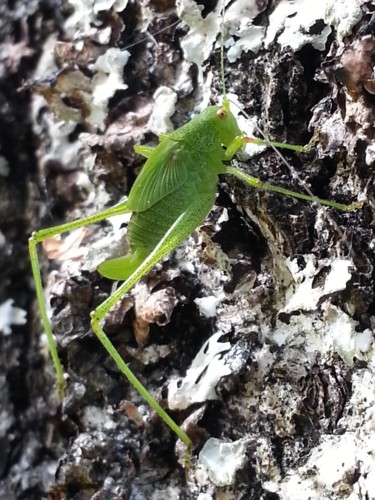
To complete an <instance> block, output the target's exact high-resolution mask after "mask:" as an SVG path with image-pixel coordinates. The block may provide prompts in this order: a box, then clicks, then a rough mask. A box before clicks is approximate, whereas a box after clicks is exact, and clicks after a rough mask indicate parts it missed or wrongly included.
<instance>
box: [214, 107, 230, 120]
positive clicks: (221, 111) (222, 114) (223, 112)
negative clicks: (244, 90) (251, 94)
mask: <svg viewBox="0 0 375 500" xmlns="http://www.w3.org/2000/svg"><path fill="white" fill-rule="evenodd" d="M216 116H217V117H218V118H219V120H224V118H225V117H226V116H227V110H226V109H225V108H220V109H219V110H218V111H217V113H216Z"/></svg>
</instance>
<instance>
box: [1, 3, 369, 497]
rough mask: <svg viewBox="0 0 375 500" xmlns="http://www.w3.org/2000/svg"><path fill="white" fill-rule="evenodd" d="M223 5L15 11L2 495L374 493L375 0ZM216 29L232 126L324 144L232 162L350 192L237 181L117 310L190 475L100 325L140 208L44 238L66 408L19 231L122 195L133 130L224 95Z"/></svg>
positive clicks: (5, 36) (6, 158)
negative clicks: (175, 428) (186, 447)
mask: <svg viewBox="0 0 375 500" xmlns="http://www.w3.org/2000/svg"><path fill="white" fill-rule="evenodd" d="M226 3H227V5H226V12H225V17H224V22H223V21H222V16H221V2H219V3H218V4H216V2H204V6H201V7H199V8H198V6H197V4H196V3H194V2H193V1H192V0H190V1H188V0H186V1H183V0H181V1H179V2H177V5H176V4H175V2H173V1H156V0H154V1H151V0H143V1H138V2H136V1H131V0H129V1H126V0H122V1H121V0H118V1H115V0H113V1H108V2H102V3H99V2H96V3H95V2H94V0H92V1H90V0H87V1H86V2H80V1H73V0H71V3H70V4H69V3H66V2H59V1H52V0H50V1H46V2H37V1H35V2H30V1H27V2H26V1H24V2H23V1H19V2H17V3H15V5H13V8H12V9H10V7H9V6H6V5H5V4H4V5H3V6H1V7H0V12H1V14H0V23H1V24H0V26H1V30H0V33H1V46H0V49H1V51H0V53H1V58H0V69H1V72H0V79H1V80H0V81H1V86H0V99H1V106H0V131H1V134H0V190H1V193H0V222H1V226H0V246H1V250H2V252H1V277H2V280H1V287H0V292H1V301H0V330H1V331H0V401H1V403H0V415H1V425H0V498H6V499H13V498H14V499H28V500H29V499H34V498H35V499H40V498H49V499H74V500H81V499H104V498H108V499H115V498H117V499H128V498H131V499H137V500H138V499H149V498H171V499H172V498H173V499H174V498H186V499H190V498H191V499H195V498H199V499H200V500H203V499H205V500H206V499H207V500H208V499H210V498H217V499H219V498H233V499H239V498H243V499H259V498H262V499H271V498H272V499H276V498H281V499H288V500H290V499H301V498H312V499H323V498H325V499H344V498H348V499H349V498H350V499H354V498H372V497H374V496H375V477H374V472H373V470H374V467H373V459H372V456H373V449H374V444H375V443H374V432H373V420H374V415H373V414H374V410H373V407H374V394H375V384H374V382H373V380H374V377H373V371H374V358H373V350H372V336H373V325H374V283H373V267H374V243H373V203H372V199H373V167H374V164H375V152H374V146H373V144H372V140H373V136H374V103H375V99H374V92H375V84H374V79H373V61H372V54H373V50H374V44H375V42H374V37H373V26H374V20H373V15H372V10H373V5H372V2H369V1H364V0H351V1H347V2H345V1H342V2H337V1H336V2H333V1H331V0H319V1H317V2H309V1H302V0H300V1H297V0H296V1H295V2H293V3H291V2H290V1H287V0H280V1H278V2H276V1H271V0H270V1H269V2H264V1H256V0H254V1H252V0H247V1H246V2H244V1H241V0H235V1H233V2H226ZM221 35H222V36H221ZM221 39H224V42H225V51H224V52H225V57H224V73H225V85H226V92H227V94H228V98H229V100H230V103H231V109H232V111H233V112H234V113H235V114H236V115H237V114H238V115H239V118H238V120H239V124H240V128H241V129H243V130H244V131H245V132H246V133H247V134H250V133H252V132H253V133H255V134H256V135H257V136H259V129H260V130H262V131H263V132H264V133H265V134H266V137H267V138H268V139H270V140H273V141H277V142H287V143H290V144H307V143H308V142H309V141H311V145H312V147H311V148H310V149H309V151H307V152H305V153H294V152H288V151H286V150H281V151H282V157H280V155H278V154H277V152H275V151H274V150H273V149H272V148H265V147H260V146H252V147H251V148H250V149H249V150H248V151H247V153H244V154H243V155H241V156H240V157H237V158H236V159H235V160H234V161H233V162H232V166H234V167H237V168H240V169H241V170H244V171H246V172H248V173H250V174H251V175H254V176H256V177H259V178H260V179H261V180H262V181H264V182H267V183H271V184H274V185H277V186H282V187H284V188H286V189H291V190H294V191H297V192H302V193H306V191H305V189H306V186H307V189H308V190H309V191H311V192H312V193H313V194H314V196H318V197H320V198H323V199H326V200H331V201H335V202H339V203H343V204H351V203H357V204H358V205H357V208H356V209H354V210H352V211H350V212H344V211H340V210H337V209H332V208H327V207H323V206H322V205H321V204H319V203H311V202H305V201H300V200H297V199H294V198H290V197H286V196H282V195H280V194H278V193H274V192H270V191H265V190H256V189H254V188H250V187H249V186H246V185H245V184H244V183H242V182H241V181H239V180H236V179H235V178H230V177H229V176H226V177H222V178H221V179H220V184H219V186H218V197H217V203H216V206H215V208H214V209H213V211H212V213H211V214H210V216H209V217H208V218H207V220H206V221H205V223H204V224H203V225H202V227H200V228H197V230H196V231H195V232H194V234H193V235H192V236H191V237H190V238H189V239H188V240H187V242H186V244H184V245H183V246H181V247H180V248H178V249H177V250H175V251H174V252H172V254H170V255H169V256H168V257H167V258H166V259H164V260H163V262H161V263H159V264H158V265H157V266H156V267H155V269H154V270H153V271H152V272H150V274H149V275H148V276H147V277H145V278H144V279H143V280H142V282H141V283H139V284H138V285H137V286H136V287H134V289H133V290H132V291H131V292H130V293H129V294H127V296H126V297H125V298H124V299H123V300H122V301H121V303H120V304H118V306H117V307H116V309H115V310H114V311H113V312H111V314H110V315H109V317H108V318H107V321H106V324H105V330H106V332H108V334H109V336H110V338H111V340H112V341H113V343H114V345H115V346H116V348H117V349H118V350H119V352H120V354H121V355H122V356H123V358H124V359H125V360H126V362H127V363H128V365H129V366H130V368H131V369H132V370H133V371H134V373H135V374H136V375H137V376H139V378H140V379H141V380H142V382H143V384H144V385H145V386H146V387H147V388H148V389H149V391H150V392H151V393H152V394H153V395H154V396H155V398H156V399H158V401H160V403H161V405H162V406H164V407H165V408H166V409H167V410H170V413H171V415H172V417H173V418H174V419H175V420H176V421H177V422H178V423H179V424H181V425H183V426H184V428H185V430H186V431H187V432H188V433H189V435H190V436H191V439H192V440H193V443H194V450H193V451H192V454H191V457H190V466H189V467H187V468H185V470H184V469H183V467H182V466H181V461H182V458H183V452H182V451H181V446H180V444H179V443H177V444H176V436H175V435H174V434H173V433H172V432H171V431H170V430H169V428H167V427H166V426H165V425H164V424H163V423H162V422H161V420H160V418H159V417H158V416H157V415H154V414H153V413H152V412H151V410H150V408H149V407H148V406H147V404H146V403H145V402H144V401H143V399H142V398H141V396H140V395H139V394H138V393H137V392H136V391H135V390H134V389H133V388H132V387H131V386H130V385H129V383H128V381H127V380H126V379H125V378H124V377H123V376H122V375H121V374H120V373H119V371H118V370H117V368H116V366H115V364H114V363H113V361H112V360H111V359H110V358H109V357H108V355H107V353H106V351H105V350H104V349H103V348H102V346H101V344H100V343H99V341H98V340H97V338H96V337H95V335H94V333H93V332H92V330H91V329H90V311H92V310H93V309H94V308H95V307H96V306H97V305H99V304H100V303H101V302H102V301H103V300H105V298H107V297H108V295H109V294H110V293H112V291H113V290H114V289H115V286H116V285H115V284H114V283H112V282H110V281H109V280H106V279H104V278H103V277H101V276H100V275H99V274H98V273H97V271H96V267H97V265H98V264H99V263H100V262H101V261H103V260H104V259H106V258H108V257H109V256H116V255H121V254H123V253H125V252H126V251H128V248H127V243H126V237H125V236H126V226H127V222H128V218H126V217H123V218H121V219H116V220H112V222H108V223H101V224H98V225H95V226H91V227H89V228H87V230H86V231H80V232H78V233H73V235H72V237H70V239H68V240H67V239H64V240H63V241H60V240H57V239H55V240H54V241H53V242H51V241H49V242H48V244H46V245H45V248H44V251H42V250H41V252H40V255H41V261H42V273H43V278H44V281H45V289H46V297H47V304H48V307H49V310H50V314H51V318H52V326H53V331H54V333H55V335H56V339H57V342H58V346H59V353H60V357H61V360H62V363H63V365H64V368H65V371H66V373H67V374H68V375H67V389H66V393H65V397H64V401H63V402H62V403H61V402H60V401H59V399H58V396H57V394H56V391H55V388H54V384H55V374H54V372H53V366H52V362H51V360H50V357H49V355H48V353H47V346H46V341H45V339H44V336H43V335H42V330H41V327H40V324H39V323H40V318H39V312H38V308H37V305H36V300H35V298H34V290H33V288H34V287H33V281H32V276H31V270H30V266H29V260H28V254H27V238H28V236H29V235H30V234H31V232H32V231H33V230H35V229H39V228H41V227H49V226H54V225H57V224H61V223H63V222H66V221H68V220H72V219H75V218H81V217H84V216H87V215H90V214H93V213H95V212H97V211H99V210H102V209H104V208H106V207H108V206H111V205H114V204H116V203H118V202H119V201H120V200H121V199H122V198H123V197H124V196H125V195H127V194H128V192H129V189H130V188H131V186H132V184H133V182H134V179H135V177H136V175H137V173H138V172H139V170H140V168H141V166H142V159H141V158H140V157H139V156H138V155H136V154H135V153H134V149H133V147H134V146H135V145H147V146H155V145H156V144H157V142H158V139H157V135H160V134H165V133H168V132H169V131H171V130H172V129H175V128H177V127H180V126H181V125H183V124H184V123H186V122H187V121H189V120H191V119H192V118H193V117H194V116H196V115H197V114H198V113H199V112H200V111H201V110H202V109H204V108H205V107H207V106H208V105H210V104H216V103H220V102H221V99H222V93H223V87H222V82H221V76H220V73H221V71H220V45H221ZM241 109H242V110H243V111H244V112H245V113H246V115H248V116H247V117H244V115H243V114H241V113H240V110H241ZM362 201H363V206H360V203H358V202H362ZM202 347H203V349H202ZM199 352H200V356H199V357H198V358H196V359H195V363H194V365H193V368H194V370H192V369H191V368H192V363H193V360H194V358H195V357H196V355H197V354H198V353H199ZM212 438H215V439H212Z"/></svg>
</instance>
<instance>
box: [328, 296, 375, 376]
mask: <svg viewBox="0 0 375 500" xmlns="http://www.w3.org/2000/svg"><path fill="white" fill-rule="evenodd" d="M323 309H324V313H325V314H324V319H325V321H324V323H325V325H326V329H327V338H330V339H331V340H332V343H333V346H334V349H335V350H336V352H337V353H338V354H339V356H340V357H341V358H342V359H343V360H344V361H345V363H346V364H347V365H348V366H353V361H354V358H356V359H360V360H367V359H368V357H369V351H370V349H371V347H372V344H373V333H372V331H371V330H370V329H369V328H367V329H366V330H364V331H362V332H361V331H357V329H358V328H359V326H360V325H359V323H358V321H355V320H354V319H352V318H351V317H350V316H348V315H347V314H346V313H344V312H343V311H342V310H341V309H339V308H338V307H336V306H334V305H332V304H330V303H326V304H325V305H324V308H323Z"/></svg>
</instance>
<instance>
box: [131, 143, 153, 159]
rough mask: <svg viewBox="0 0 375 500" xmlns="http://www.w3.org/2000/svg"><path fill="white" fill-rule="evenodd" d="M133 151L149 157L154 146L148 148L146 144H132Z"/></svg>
mask: <svg viewBox="0 0 375 500" xmlns="http://www.w3.org/2000/svg"><path fill="white" fill-rule="evenodd" d="M134 151H135V152H136V153H138V154H139V155H141V156H144V157H145V158H150V156H151V155H152V154H153V153H154V151H155V148H150V147H148V146H134Z"/></svg>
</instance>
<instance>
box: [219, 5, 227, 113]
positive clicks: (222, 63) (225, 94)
mask: <svg viewBox="0 0 375 500" xmlns="http://www.w3.org/2000/svg"><path fill="white" fill-rule="evenodd" d="M224 19H225V0H222V2H221V30H220V31H221V47H220V73H221V86H222V92H223V106H224V108H226V109H229V102H228V99H227V90H226V88H225V77H224V28H225V25H224Z"/></svg>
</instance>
